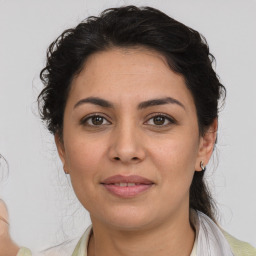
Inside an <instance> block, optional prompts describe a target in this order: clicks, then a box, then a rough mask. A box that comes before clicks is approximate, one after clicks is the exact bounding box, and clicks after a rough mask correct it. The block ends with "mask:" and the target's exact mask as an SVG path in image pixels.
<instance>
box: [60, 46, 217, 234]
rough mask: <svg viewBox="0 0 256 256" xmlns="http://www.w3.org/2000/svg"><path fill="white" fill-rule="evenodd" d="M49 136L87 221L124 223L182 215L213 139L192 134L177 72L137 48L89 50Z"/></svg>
mask: <svg viewBox="0 0 256 256" xmlns="http://www.w3.org/2000/svg"><path fill="white" fill-rule="evenodd" d="M56 143H57V147H58V151H59V154H60V157H61V160H62V162H63V166H64V170H65V171H66V172H68V173H69V174H70V177H71V181H72V185H73V188H74V191H75V193H76V195H77V197H78V199H79V200H80V202H81V203H82V205H83V206H84V207H85V208H86V209H87V210H88V211H89V212H90V215H91V218H92V221H93V223H94V222H95V223H101V224H102V225H105V226H112V227H115V228H119V229H126V230H127V229H128V230H134V229H141V228H150V227H153V226H154V225H159V224H160V223H166V222H168V221H173V220H175V219H179V218H180V216H185V215H186V214H187V213H188V209H189V187H190V184H191V181H192V178H193V174H194V171H195V170H197V171H199V170H200V161H201V160H203V161H204V163H207V161H208V160H209V157H210V154H211V150H212V145H211V144H213V143H208V141H207V140H206V139H205V138H203V137H200V136H199V129H198V123H197V116H196V108H195V104H194V101H193V98H192V95H191V93H190V91H189V90H188V89H187V87H186V85H185V81H184V78H183V77H182V76H181V75H178V74H176V73H174V72H173V71H172V70H170V68H169V67H168V65H167V63H166V61H165V59H164V57H162V56H161V55H160V54H159V53H156V52H154V51H150V50H147V49H143V48H140V49H139V48H138V49H111V50H108V51H105V52H100V53H96V54H94V55H92V56H90V57H89V59H88V60H87V61H86V63H85V66H84V68H83V70H82V72H81V73H80V74H79V75H78V76H77V77H76V78H75V79H74V80H73V82H72V85H71V91H70V93H69V97H68V100H67V104H66V108H65V112H64V124H63V140H62V142H60V140H58V137H57V136H56ZM206 149H207V150H206Z"/></svg>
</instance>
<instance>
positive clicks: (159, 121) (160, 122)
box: [153, 116, 166, 125]
mask: <svg viewBox="0 0 256 256" xmlns="http://www.w3.org/2000/svg"><path fill="white" fill-rule="evenodd" d="M165 119H166V118H165V117H163V116H156V117H154V118H153V122H154V124H156V125H163V124H164V122H165Z"/></svg>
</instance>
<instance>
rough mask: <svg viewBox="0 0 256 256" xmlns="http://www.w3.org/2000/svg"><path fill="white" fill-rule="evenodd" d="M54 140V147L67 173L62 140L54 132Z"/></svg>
mask: <svg viewBox="0 0 256 256" xmlns="http://www.w3.org/2000/svg"><path fill="white" fill-rule="evenodd" d="M54 140H55V144H56V147H57V150H58V154H59V157H60V160H61V162H62V164H63V170H64V172H65V173H66V174H68V173H69V172H68V168H67V164H66V153H65V147H64V142H63V140H62V139H61V138H60V135H59V134H58V133H55V135H54Z"/></svg>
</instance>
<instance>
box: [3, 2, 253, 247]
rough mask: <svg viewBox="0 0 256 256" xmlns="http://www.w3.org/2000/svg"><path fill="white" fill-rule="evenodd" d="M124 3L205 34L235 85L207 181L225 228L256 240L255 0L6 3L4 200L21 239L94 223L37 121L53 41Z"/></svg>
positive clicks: (224, 75)
mask: <svg viewBox="0 0 256 256" xmlns="http://www.w3.org/2000/svg"><path fill="white" fill-rule="evenodd" d="M124 4H136V5H139V6H141V5H150V6H153V7H156V8H159V9H160V10H162V11H164V12H166V13H167V14H169V15H170V16H172V17H174V18H176V19H178V20H179V21H181V22H183V23H185V24H186V25H188V26H191V27H192V28H194V29H197V30H198V31H199V32H201V33H202V34H203V35H204V36H205V37H206V38H207V40H208V43H209V45H210V50H211V52H212V53H213V54H214V55H215V57H216V59H217V66H216V70H217V73H218V74H219V76H220V77H221V81H222V82H223V83H224V84H225V86H226V87H227V91H228V95H227V100H226V105H225V108H224V109H223V110H222V112H221V113H220V121H219V133H218V139H219V140H218V146H217V148H216V151H215V154H214V157H213V159H212V162H211V165H210V168H208V180H209V183H210V185H211V187H212V188H213V194H214V196H215V198H216V199H217V202H218V206H219V210H220V211H219V216H220V223H221V224H222V226H223V227H224V229H226V230H227V231H228V232H230V233H231V234H232V235H234V236H236V237H237V238H239V239H241V240H245V241H247V242H250V243H251V244H253V245H254V246H256V232H255V230H256V199H255V197H256V167H255V158H256V147H255V145H256V135H255V133H256V114H255V112H256V100H255V98H256V89H255V73H256V64H255V59H256V50H255V46H256V28H255V26H256V15H255V14H256V1H255V0H246V1H242V0H240V1H236V0H222V1H220V0H218V1H216V0H215V1H211V0H193V1H191V0H187V1H185V0H169V1H163V0H162V1H161V0H151V1H150V0H149V1H114V0H111V1H110V0H102V1H99V0H87V1H86V0H37V1H35V0H30V1H29V0H16V1H15V0H0V153H1V154H3V155H4V156H5V157H6V158H7V160H8V162H9V174H7V171H6V166H5V164H4V162H3V161H1V167H0V168H1V171H2V170H3V169H5V172H4V176H5V177H2V178H4V179H3V180H2V182H1V183H0V197H1V198H3V199H4V200H5V201H6V202H7V204H8V207H9V212H10V219H11V233H12V236H13V238H14V239H15V240H16V241H17V242H18V243H19V244H21V245H25V246H28V247H31V248H44V247H47V246H50V245H51V244H54V243H57V242H61V241H62V240H63V239H68V238H71V237H76V236H79V235H80V234H81V233H82V232H83V231H84V229H85V226H86V225H88V224H89V223H90V220H89V216H88V213H86V212H85V211H84V210H83V209H82V208H81V207H80V206H79V203H78V202H77V200H76V198H75V197H74V195H73V192H72V189H71V186H70V182H69V180H68V178H66V177H65V175H64V174H63V171H62V169H61V165H60V162H59V160H58V157H57V155H56V150H55V146H54V143H53V137H52V136H51V135H49V134H48V132H47V131H46V130H45V129H44V127H43V126H42V124H41V122H40V120H39V117H38V114H37V108H36V103H35V100H36V96H37V95H38V92H39V91H40V90H41V88H42V85H41V83H40V80H39V78H38V75H39V72H40V69H41V68H42V67H43V65H44V62H45V52H46V48H47V46H48V45H49V44H50V42H52V41H53V40H54V39H55V38H56V37H57V36H58V35H59V34H60V33H61V32H62V31H63V30H64V29H66V28H69V27H72V26H74V25H76V24H77V23H78V22H79V21H81V20H82V19H84V18H85V17H87V16H88V15H97V14H98V13H99V11H101V10H103V9H105V8H108V7H115V6H120V5H124ZM7 175H8V178H7Z"/></svg>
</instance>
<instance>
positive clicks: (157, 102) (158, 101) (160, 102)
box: [74, 97, 185, 110]
mask: <svg viewBox="0 0 256 256" xmlns="http://www.w3.org/2000/svg"><path fill="white" fill-rule="evenodd" d="M85 103H91V104H94V105H97V106H100V107H103V108H114V105H113V104H112V103H111V102H109V101H107V100H104V99H102V98H98V97H88V98H85V99H81V100H79V101H78V102H77V103H76V104H75V106H74V109H75V108H77V107H78V106H80V105H82V104H85ZM170 103H171V104H177V105H178V106H180V107H182V108H183V109H185V106H184V105H183V104H182V103H181V102H180V101H178V100H176V99H174V98H171V97H166V98H159V99H151V100H147V101H143V102H141V103H140V104H139V105H138V107H137V109H139V110H141V109H145V108H148V107H153V106H159V105H165V104H170Z"/></svg>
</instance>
